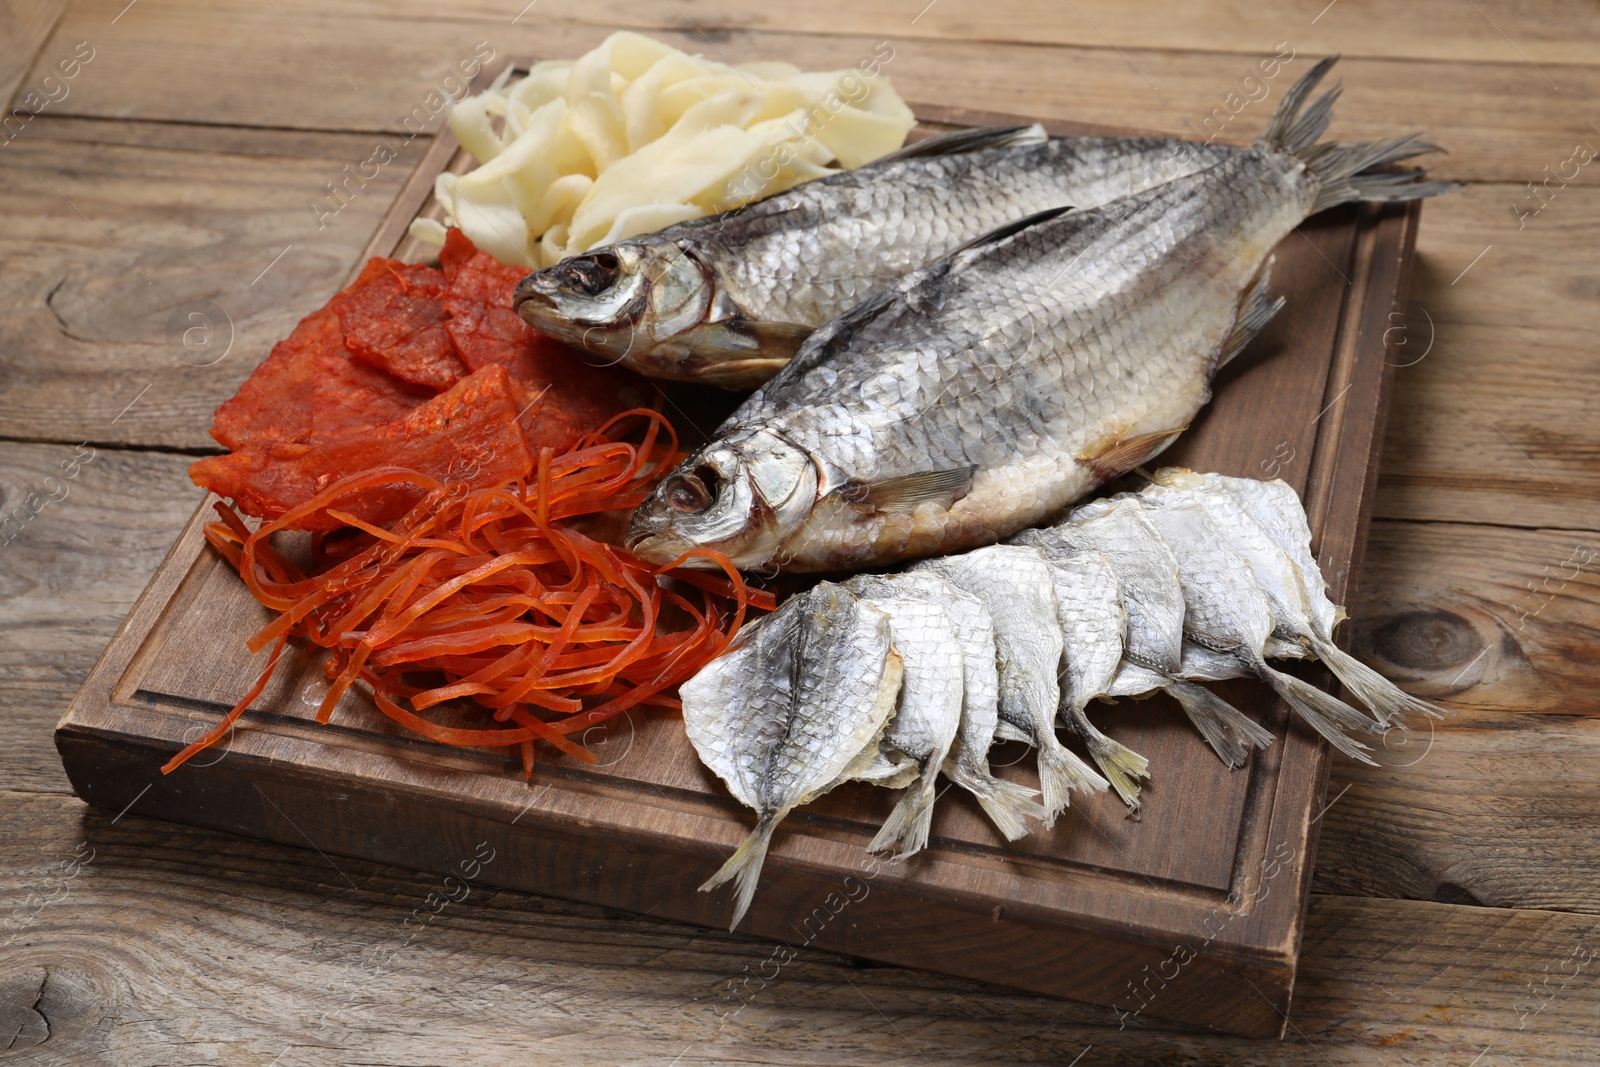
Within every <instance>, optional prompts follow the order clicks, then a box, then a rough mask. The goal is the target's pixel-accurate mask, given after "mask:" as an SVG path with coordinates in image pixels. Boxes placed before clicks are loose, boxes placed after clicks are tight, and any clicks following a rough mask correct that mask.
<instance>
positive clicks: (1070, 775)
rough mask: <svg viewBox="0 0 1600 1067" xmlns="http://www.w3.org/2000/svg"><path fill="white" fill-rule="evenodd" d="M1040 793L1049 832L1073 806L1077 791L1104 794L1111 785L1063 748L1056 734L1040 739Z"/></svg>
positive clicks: (1072, 753) (1067, 749)
mask: <svg viewBox="0 0 1600 1067" xmlns="http://www.w3.org/2000/svg"><path fill="white" fill-rule="evenodd" d="M1038 761H1039V793H1040V797H1041V799H1042V800H1043V801H1044V826H1045V829H1046V830H1048V829H1050V828H1051V827H1052V826H1054V825H1055V823H1056V816H1058V815H1060V814H1061V813H1062V812H1063V811H1066V810H1067V807H1068V805H1069V804H1071V802H1072V797H1071V793H1072V790H1074V789H1086V790H1089V791H1091V792H1095V793H1102V792H1104V791H1105V790H1106V789H1107V788H1108V787H1109V786H1110V783H1109V782H1107V781H1106V780H1105V779H1104V778H1102V777H1100V776H1099V775H1098V774H1096V773H1095V771H1094V768H1093V767H1091V766H1089V765H1088V764H1087V763H1085V762H1083V760H1081V759H1079V758H1078V754H1077V753H1076V752H1073V751H1072V750H1071V749H1070V748H1067V747H1066V746H1065V745H1063V744H1062V743H1061V742H1060V740H1059V739H1057V738H1056V736H1055V734H1050V735H1049V736H1048V737H1041V738H1039V748H1038Z"/></svg>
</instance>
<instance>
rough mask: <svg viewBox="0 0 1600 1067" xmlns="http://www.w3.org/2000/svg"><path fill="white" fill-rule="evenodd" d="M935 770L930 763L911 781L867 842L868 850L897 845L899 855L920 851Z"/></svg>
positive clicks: (929, 821)
mask: <svg viewBox="0 0 1600 1067" xmlns="http://www.w3.org/2000/svg"><path fill="white" fill-rule="evenodd" d="M938 781H939V770H938V768H937V767H934V766H932V764H931V762H930V765H929V766H927V767H924V768H923V769H922V774H921V775H919V776H918V778H917V780H916V781H915V782H912V783H911V786H910V788H908V789H907V790H906V791H905V792H904V793H903V794H901V797H900V802H899V803H897V804H896V805H895V806H894V810H893V811H891V812H890V813H889V817H888V818H887V819H885V820H884V821H883V827H882V828H881V829H880V830H879V831H878V833H877V835H876V836H875V837H873V839H872V842H871V844H869V845H867V851H868V852H887V851H889V850H890V849H892V848H894V847H895V846H896V845H899V846H900V858H902V859H904V858H905V857H907V856H911V855H915V854H916V853H918V852H921V851H922V850H923V848H924V847H926V846H927V844H928V834H929V833H930V832H931V831H932V829H933V800H934V797H935V796H936V795H937V794H936V793H935V792H934V790H935V787H936V786H937V785H938Z"/></svg>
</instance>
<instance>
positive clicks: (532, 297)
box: [511, 270, 556, 322]
mask: <svg viewBox="0 0 1600 1067" xmlns="http://www.w3.org/2000/svg"><path fill="white" fill-rule="evenodd" d="M554 288H555V287H554V286H553V285H552V284H551V279H550V278H548V277H546V276H545V272H544V271H542V270H541V271H535V272H534V273H532V274H530V275H528V276H527V277H526V278H524V279H522V281H520V282H518V283H517V288H516V290H515V291H514V292H513V293H512V294H511V307H512V309H513V310H514V311H516V313H517V314H518V315H521V316H522V317H523V318H524V319H527V320H528V321H529V322H532V321H533V318H532V316H534V315H539V314H551V313H554V312H555V310H556V300H555V292H554Z"/></svg>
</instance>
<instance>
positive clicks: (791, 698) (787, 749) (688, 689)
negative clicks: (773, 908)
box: [679, 582, 901, 929]
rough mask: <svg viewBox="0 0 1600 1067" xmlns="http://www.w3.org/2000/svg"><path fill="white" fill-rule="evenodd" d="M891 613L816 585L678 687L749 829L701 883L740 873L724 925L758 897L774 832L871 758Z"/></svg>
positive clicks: (704, 749)
mask: <svg viewBox="0 0 1600 1067" xmlns="http://www.w3.org/2000/svg"><path fill="white" fill-rule="evenodd" d="M900 681H901V663H900V657H899V656H898V654H896V653H895V652H894V651H893V649H892V648H891V645H890V630H889V619H888V616H886V615H884V613H883V612H881V611H879V610H878V609H876V608H873V607H870V606H869V605H866V604H862V603H861V602H860V601H859V600H857V599H856V598H855V597H854V596H853V595H852V594H851V593H850V592H849V591H848V590H845V589H844V588H842V587H840V586H838V585H834V584H832V583H828V582H823V583H821V584H819V585H817V586H816V587H814V588H812V589H810V590H808V591H807V592H805V593H802V594H800V595H799V596H796V597H794V598H792V599H790V600H788V601H786V602H785V603H784V604H783V605H782V607H781V608H779V610H778V611H775V612H773V613H772V614H771V615H769V616H767V617H765V618H763V619H761V620H759V621H758V622H756V623H752V624H751V625H750V626H747V627H745V628H744V629H742V630H741V631H740V632H739V634H738V636H737V637H736V638H735V639H734V641H733V643H732V644H731V646H730V648H729V651H728V652H726V653H725V654H724V655H722V656H721V657H719V658H718V659H715V660H713V661H712V662H711V663H709V664H707V665H706V667H705V668H704V669H703V670H701V671H700V673H699V674H697V675H695V676H694V677H693V678H691V679H690V680H689V681H687V682H685V683H683V685H682V686H680V687H679V695H680V696H681V697H682V698H683V723H684V729H685V731H686V732H687V733H688V735H689V741H690V742H691V743H692V744H693V745H694V748H695V751H696V753H698V754H699V756H700V760H701V762H703V763H704V764H705V765H706V766H707V767H709V768H710V769H711V770H712V771H713V772H715V773H716V775H717V776H718V777H720V778H721V779H722V780H723V782H725V783H726V784H727V786H728V790H729V792H731V793H732V794H733V795H734V797H735V798H736V799H738V800H739V801H740V802H741V803H743V804H744V805H745V806H746V807H749V808H750V809H752V810H753V811H754V812H755V813H756V817H757V818H756V826H755V829H754V830H752V831H751V832H750V836H749V837H747V838H746V839H745V841H744V843H743V844H741V845H740V846H739V848H738V850H737V851H735V852H734V854H733V856H732V857H730V858H729V860H728V861H727V863H725V864H724V865H723V866H722V869H721V870H719V871H718V872H717V873H716V874H714V875H713V876H712V877H711V878H710V879H709V880H708V881H707V882H706V883H705V884H704V885H702V886H701V887H700V888H701V890H702V891H708V890H711V889H714V888H716V887H717V886H719V885H721V884H722V883H724V882H726V881H728V880H730V879H737V886H738V888H737V892H736V894H735V898H734V914H733V921H732V923H731V924H730V926H729V929H732V928H733V927H735V926H738V925H739V921H740V920H741V919H742V918H744V914H745V911H746V910H747V909H748V908H749V906H750V899H751V897H752V896H753V895H754V893H755V888H756V882H757V880H758V879H759V877H760V874H761V865H762V863H763V861H764V860H765V859H766V854H767V847H768V845H769V844H770V843H771V840H772V832H773V829H774V828H775V827H776V826H777V824H778V823H779V821H781V820H782V819H783V817H784V816H786V815H787V814H788V813H789V812H790V811H792V810H793V809H794V808H796V807H799V806H800V805H802V804H805V803H807V802H809V801H810V800H812V799H813V798H815V797H817V796H819V795H821V794H822V793H824V792H826V791H827V790H828V789H829V788H831V787H832V786H833V785H834V784H835V783H836V782H838V781H839V780H840V779H841V778H842V777H844V776H847V774H848V773H849V771H850V770H851V768H852V767H853V766H855V765H857V761H858V760H860V759H861V757H862V754H863V753H864V752H865V753H875V752H876V749H877V744H878V740H879V739H880V738H881V737H882V735H883V731H884V728H885V726H886V725H887V724H888V721H889V716H890V714H891V712H892V711H893V709H894V703H895V697H896V695H897V694H898V693H899V690H900Z"/></svg>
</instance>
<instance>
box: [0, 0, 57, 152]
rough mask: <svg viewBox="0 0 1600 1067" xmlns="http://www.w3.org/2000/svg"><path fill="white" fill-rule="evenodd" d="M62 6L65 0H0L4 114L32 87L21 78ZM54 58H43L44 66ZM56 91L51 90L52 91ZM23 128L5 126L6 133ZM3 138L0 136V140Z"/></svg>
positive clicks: (16, 132)
mask: <svg viewBox="0 0 1600 1067" xmlns="http://www.w3.org/2000/svg"><path fill="white" fill-rule="evenodd" d="M66 9H67V4H66V0H0V104H3V105H4V106H5V111H7V112H8V113H9V112H10V110H11V109H12V108H13V107H17V106H19V105H20V101H19V100H18V99H17V98H18V97H20V96H21V95H22V93H23V92H24V91H25V90H26V89H27V88H30V87H32V85H31V83H28V84H24V83H25V80H26V79H27V77H28V74H29V72H30V71H32V70H33V69H34V60H35V59H36V58H41V57H39V49H40V48H41V47H42V46H43V45H44V43H45V42H46V41H47V40H49V39H50V35H51V33H53V32H54V31H55V28H56V23H58V22H59V21H60V20H61V16H62V14H63V13H64V12H65V11H66ZM56 58H57V57H54V56H52V57H50V58H49V59H45V60H44V61H43V62H44V67H45V69H49V67H50V65H51V64H52V63H54V62H55V61H56ZM59 92H60V90H55V93H56V94H59ZM13 117H18V118H20V116H13ZM25 129H26V128H25V127H21V128H20V129H19V128H18V127H8V128H7V132H8V133H10V134H12V135H20V132H25ZM4 140H5V137H4V135H0V141H4ZM0 147H3V145H0Z"/></svg>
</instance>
